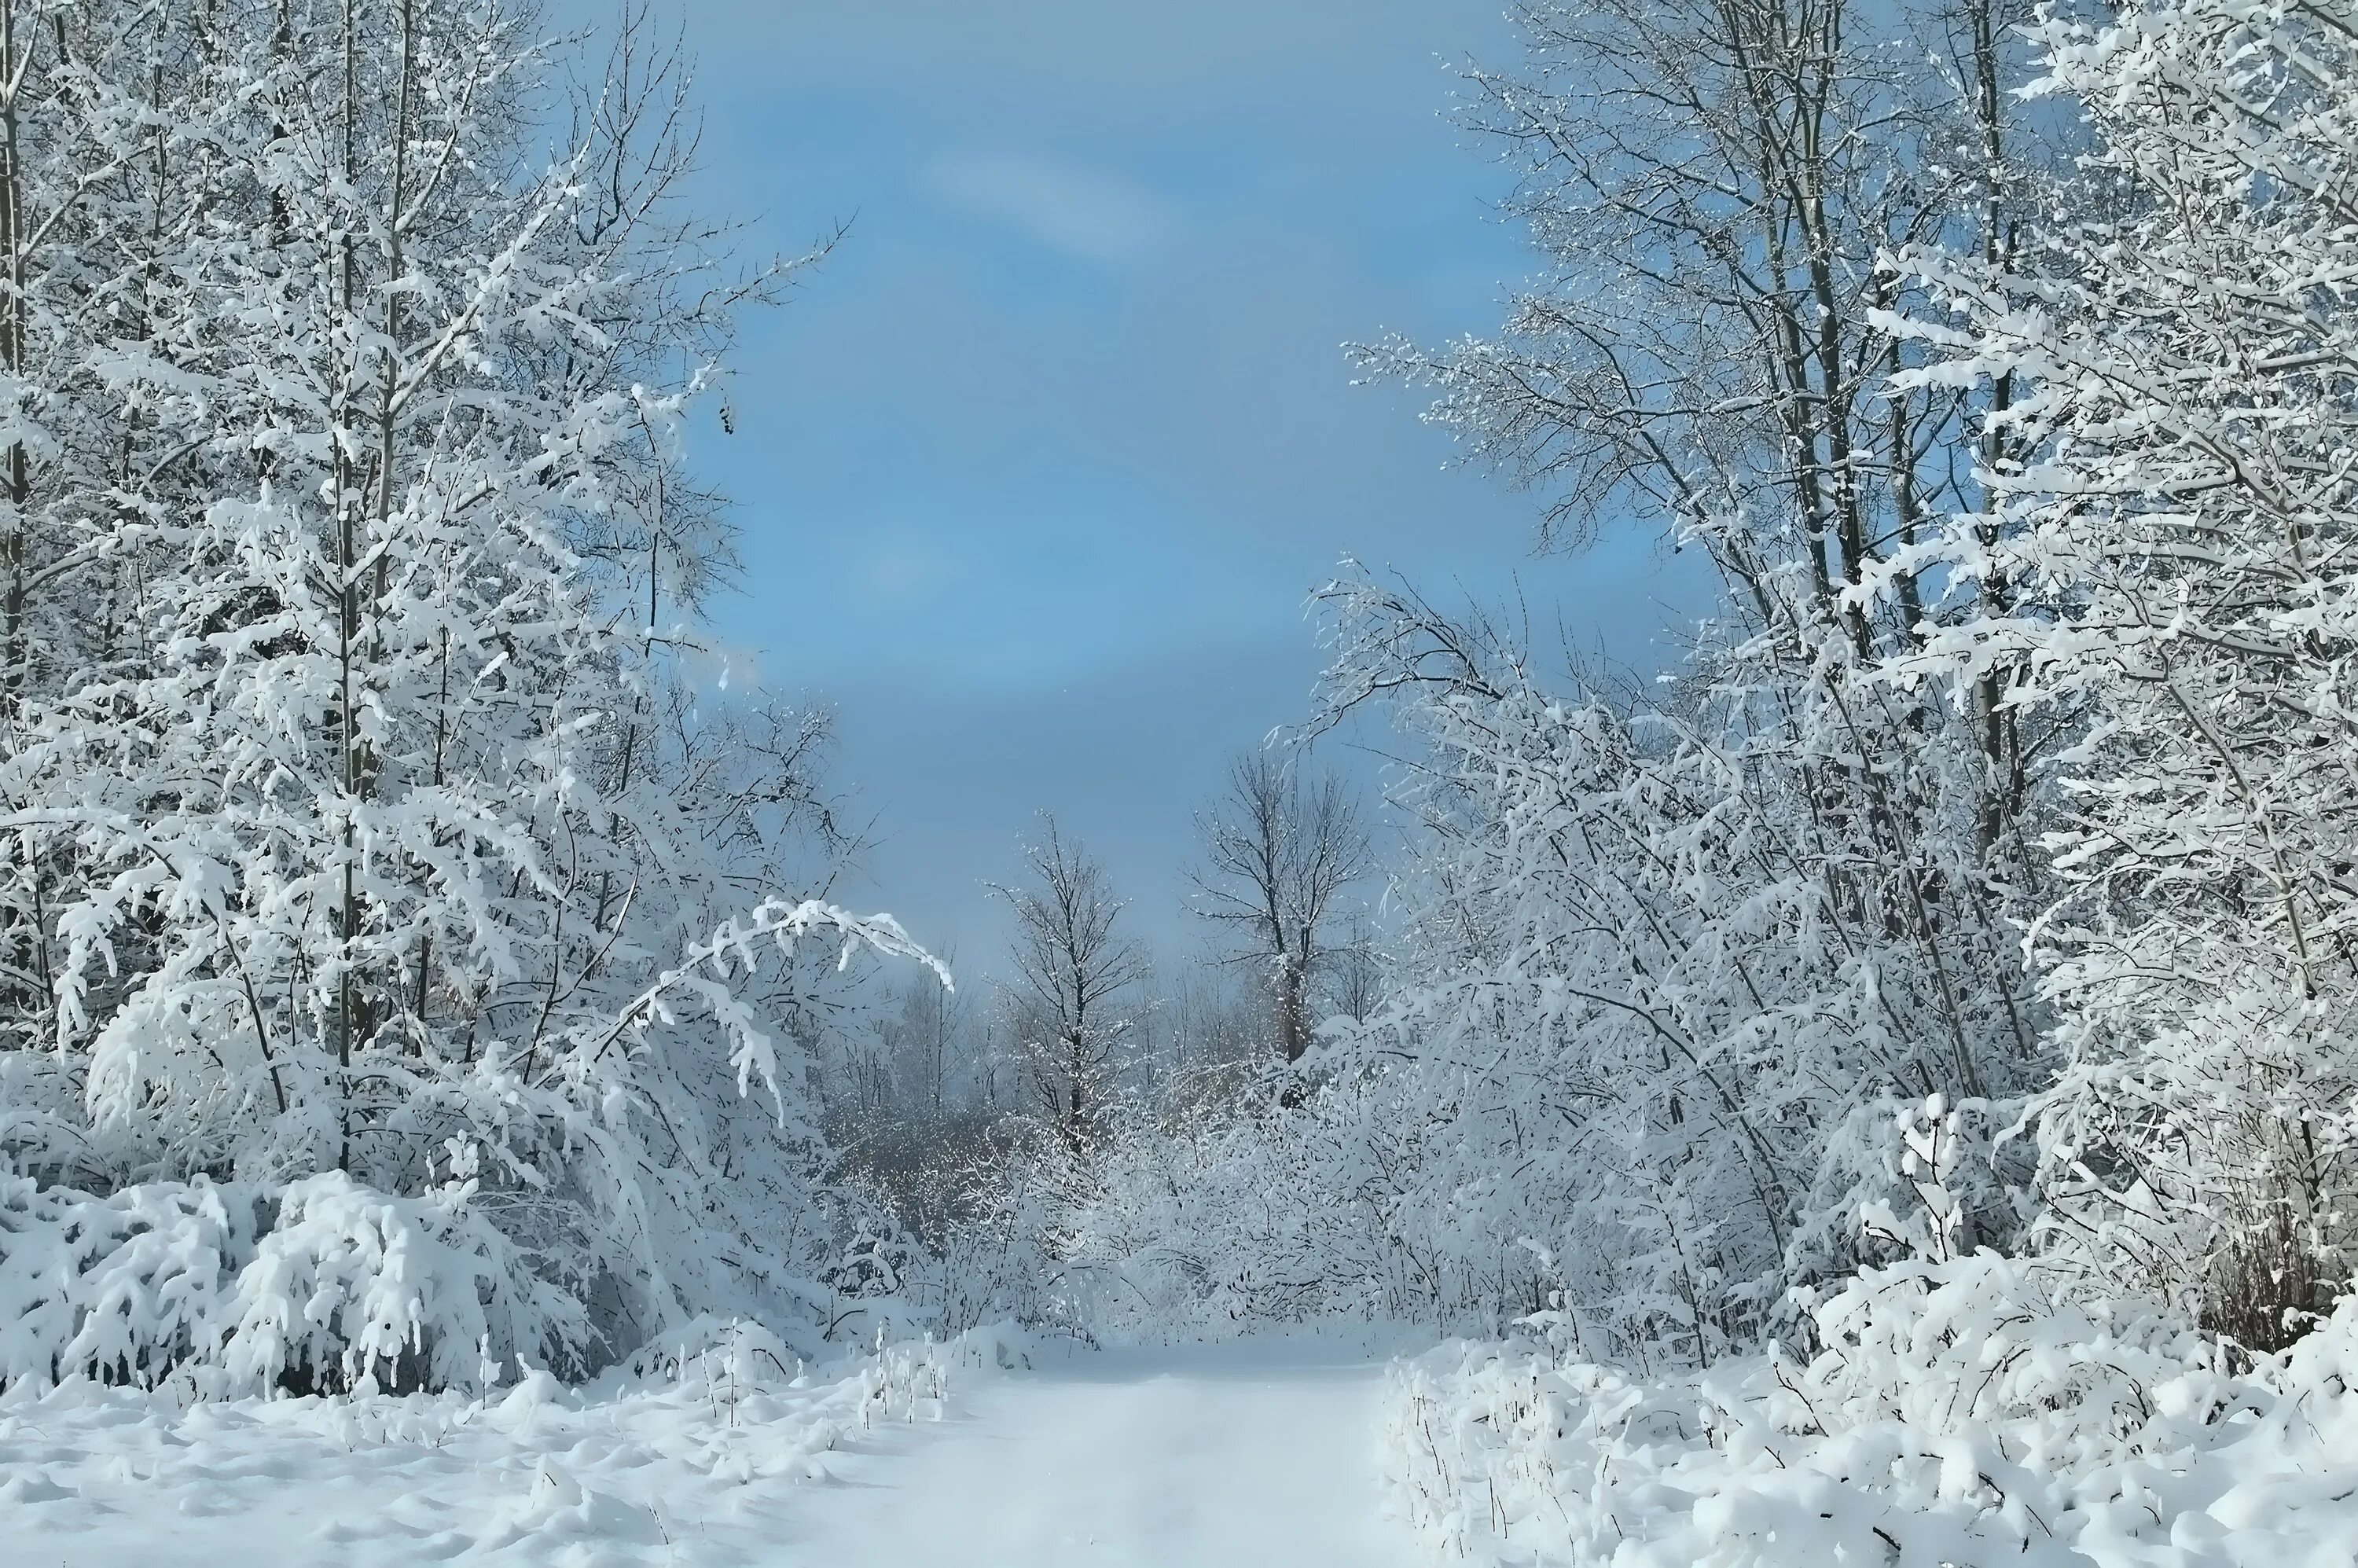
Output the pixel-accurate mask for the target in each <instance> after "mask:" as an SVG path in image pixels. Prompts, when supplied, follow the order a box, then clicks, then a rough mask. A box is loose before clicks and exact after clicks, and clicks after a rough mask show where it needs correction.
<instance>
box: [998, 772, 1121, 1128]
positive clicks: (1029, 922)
mask: <svg viewBox="0 0 2358 1568" xmlns="http://www.w3.org/2000/svg"><path fill="white" fill-rule="evenodd" d="M1023 859H1024V864H1025V867H1026V869H1027V870H1028V871H1030V872H1031V880H1030V881H1028V882H1026V883H1024V884H1022V885H1021V886H1017V887H1004V888H1001V889H1000V890H999V892H1000V893H1001V896H1002V897H1004V898H1005V899H1006V900H1007V902H1008V905H1009V907H1010V909H1011V911H1012V912H1013V914H1014V916H1015V936H1014V946H1013V950H1012V951H1011V954H1010V955H1009V957H1010V959H1011V969H1012V974H1011V979H1010V981H1009V987H1008V995H1009V1000H1010V1002H1011V1029H1012V1031H1013V1037H1014V1042H1015V1054H1016V1056H1017V1059H1018V1063H1019V1065H1020V1070H1021V1072H1022V1076H1023V1080H1024V1083H1025V1087H1026V1088H1027V1089H1028V1091H1029V1093H1030V1096H1031V1098H1032V1100H1033V1106H1034V1108H1035V1110H1036V1112H1037V1114H1038V1115H1039V1116H1041V1117H1042V1118H1043V1119H1044V1120H1045V1121H1046V1123H1047V1124H1048V1126H1049V1127H1050V1128H1051V1129H1053V1130H1055V1133H1056V1135H1057V1136H1058V1137H1059V1138H1061V1139H1062V1140H1063V1141H1064V1142H1065V1147H1066V1148H1067V1149H1068V1150H1069V1151H1071V1152H1074V1153H1076V1154H1084V1153H1086V1152H1087V1150H1088V1148H1089V1145H1090V1142H1091V1141H1092V1139H1093V1138H1094V1137H1095V1136H1096V1135H1097V1133H1098V1131H1099V1130H1101V1129H1102V1127H1103V1125H1104V1121H1105V1118H1106V1116H1107V1113H1108V1112H1109V1110H1110V1109H1111V1108H1112V1098H1113V1092H1114V1088H1115V1085H1116V1078H1117V1075H1118V1073H1119V1070H1120V1065H1121V1053H1122V1050H1123V1047H1124V1045H1125V1044H1126V1043H1127V1042H1128V1041H1129V1039H1130V1035H1131V1034H1132V1033H1133V1032H1134V1031H1135V1029H1136V1027H1137V1024H1138V1016H1139V1010H1140V1008H1141V1006H1142V998H1141V995H1140V989H1141V986H1142V984H1143V983H1144V981H1145V980H1146V979H1147V976H1148V975H1149V973H1150V972H1151V968H1150V965H1149V963H1148V960H1147V954H1146V950H1145V948H1143V947H1142V946H1139V945H1138V944H1137V943H1136V942H1133V941H1131V940H1130V938H1129V937H1128V936H1126V935H1123V934H1122V933H1121V932H1120V931H1119V930H1117V929H1116V926H1117V924H1118V922H1119V920H1120V914H1121V910H1122V905H1121V903H1120V901H1119V900H1118V899H1116V898H1115V897H1114V895H1113V890H1112V886H1111V884H1110V883H1109V881H1108V880H1107V877H1106V871H1105V866H1104V864H1103V863H1102V862H1100V861H1099V860H1097V859H1096V858H1095V857H1093V856H1092V855H1090V854H1089V852H1088V851H1087V849H1084V848H1083V847H1082V846H1081V845H1079V844H1077V843H1076V842H1074V841H1073V840H1072V839H1070V838H1066V837H1065V833H1064V831H1063V830H1062V829H1061V828H1059V827H1057V826H1056V820H1055V817H1053V816H1051V817H1044V818H1043V819H1042V823H1041V835H1040V838H1039V839H1038V841H1037V842H1035V843H1033V845H1032V846H1031V847H1030V848H1029V849H1026V850H1025V851H1024V857H1023Z"/></svg>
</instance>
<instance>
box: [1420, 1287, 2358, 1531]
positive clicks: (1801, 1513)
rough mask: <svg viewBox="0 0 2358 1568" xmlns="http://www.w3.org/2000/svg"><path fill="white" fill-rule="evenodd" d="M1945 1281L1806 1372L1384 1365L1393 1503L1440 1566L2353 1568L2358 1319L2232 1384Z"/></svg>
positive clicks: (1492, 1360) (2173, 1352)
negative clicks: (1444, 1562) (1651, 1373)
mask: <svg viewBox="0 0 2358 1568" xmlns="http://www.w3.org/2000/svg"><path fill="white" fill-rule="evenodd" d="M1926 1272H1929V1271H1926ZM1942 1273H1943V1274H1945V1275H1947V1276H1949V1277H1948V1278H1946V1279H1939V1280H1935V1281H1934V1285H1935V1288H1934V1289H1933V1291H1932V1292H1931V1294H1930V1295H1929V1297H1926V1298H1923V1299H1922V1301H1921V1303H1920V1304H1912V1303H1911V1306H1910V1308H1909V1310H1908V1311H1906V1312H1904V1313H1896V1314H1891V1315H1892V1316H1893V1318H1894V1319H1895V1320H1897V1321H1894V1322H1892V1323H1890V1324H1888V1325H1884V1326H1883V1327H1882V1328H1880V1329H1878V1328H1877V1327H1876V1326H1875V1325H1867V1326H1866V1328H1865V1329H1864V1330H1862V1329H1861V1328H1860V1326H1859V1321H1858V1319H1857V1318H1854V1320H1853V1321H1852V1322H1851V1323H1849V1324H1845V1325H1839V1326H1840V1327H1841V1328H1842V1329H1843V1331H1844V1337H1843V1338H1842V1339H1841V1340H1840V1341H1838V1342H1836V1344H1835V1345H1834V1346H1833V1347H1832V1348H1830V1349H1829V1350H1827V1351H1826V1352H1824V1353H1823V1354H1821V1355H1820V1356H1819V1357H1816V1358H1815V1359H1814V1360H1812V1361H1810V1362H1808V1363H1806V1364H1804V1363H1800V1362H1796V1361H1793V1360H1791V1359H1790V1358H1778V1357H1773V1356H1756V1357H1742V1358H1737V1359H1734V1360H1730V1361H1725V1362H1723V1363H1721V1364H1720V1365H1718V1366H1717V1367H1714V1368H1712V1369H1711V1370H1709V1371H1707V1372H1702V1373H1693V1374H1686V1375H1672V1376H1667V1377H1657V1378H1651V1379H1649V1378H1644V1377H1639V1376H1636V1375H1633V1374H1626V1373H1622V1372H1618V1371H1616V1370H1613V1369H1611V1368H1604V1367H1598V1366H1589V1365H1583V1364H1580V1363H1578V1362H1576V1361H1568V1360H1566V1359H1563V1358H1562V1357H1558V1356H1555V1355H1552V1354H1550V1353H1548V1352H1546V1351H1544V1350H1541V1349H1540V1348H1539V1347H1537V1346H1531V1345H1524V1346H1509V1345H1499V1344H1467V1343H1460V1344H1456V1345H1452V1346H1444V1347H1442V1348H1441V1349H1438V1350H1435V1351H1433V1352H1431V1353H1430V1354H1428V1355H1426V1356H1424V1357H1419V1358H1417V1359H1415V1360H1412V1361H1408V1362H1403V1363H1400V1364H1396V1365H1395V1366H1394V1367H1393V1368H1392V1369H1391V1373H1390V1379H1389V1380H1388V1385H1387V1390H1386V1392H1387V1401H1386V1402H1387V1409H1386V1413H1385V1419H1384V1425H1385V1432H1384V1436H1383V1442H1384V1447H1385V1452H1386V1454H1387V1461H1386V1465H1387V1470H1388V1472H1389V1475H1388V1482H1389V1489H1390V1498H1391V1506H1392V1508H1393V1509H1394V1510H1395V1511H1396V1512H1397V1513H1399V1514H1401V1516H1403V1517H1404V1518H1405V1519H1406V1520H1407V1521H1408V1522H1409V1523H1410V1524H1411V1525H1412V1527H1413V1528H1415V1529H1416V1530H1418V1531H1419V1533H1420V1534H1422V1536H1423V1537H1424V1539H1425V1540H1426V1541H1427V1542H1428V1543H1429V1544H1430V1545H1431V1546H1432V1547H1433V1549H1435V1550H1436V1551H1438V1552H1441V1553H1443V1554H1444V1556H1445V1557H1446V1558H1447V1559H1448V1560H1450V1561H1453V1562H1470V1563H1479V1564H1493V1563H1495V1564H1501V1565H1505V1564H1511V1565H1513V1568H1574V1565H1579V1568H1592V1565H1595V1568H1602V1565H1606V1564H1610V1565H1611V1568H1823V1565H1824V1564H1828V1563H1888V1564H1892V1565H1894V1568H1941V1565H1943V1564H1951V1563H2017V1564H2020V1565H2022V1568H2246V1565H2248V1564H2254V1563H2266V1564H2268V1565H2269V1568H2348V1564H2349V1563H2351V1561H2352V1556H2351V1552H2352V1543H2353V1541H2358V1308H2353V1307H2352V1306H2350V1305H2345V1306H2344V1308H2343V1309H2342V1311H2341V1312H2339V1313H2337V1314H2334V1316H2333V1318H2332V1319H2331V1321H2330V1322H2328V1323H2327V1324H2326V1325H2324V1326H2322V1327H2320V1329H2319V1330H2317V1331H2316V1332H2315V1333H2314V1334H2312V1335H2310V1336H2309V1337H2308V1338H2306V1339H2304V1340H2303V1341H2302V1342H2301V1343H2300V1344H2299V1345H2298V1346H2295V1347H2294V1348H2293V1349H2292V1351H2290V1352H2289V1353H2288V1354H2287V1355H2285V1356H2282V1357H2264V1358H2260V1360H2259V1364H2258V1365H2257V1366H2256V1367H2254V1368H2250V1369H2248V1370H2241V1371H2238V1370H2234V1369H2232V1368H2229V1367H2227V1366H2224V1365H2223V1364H2221V1363H2220V1362H2219V1361H2218V1360H2216V1359H2214V1358H2209V1357H2204V1356H2202V1355H2201V1354H2200V1352H2199V1351H2195V1352H2193V1353H2190V1347H2189V1346H2187V1345H2186V1344H2182V1343H2171V1342H2169V1341H2168V1340H2167V1339H2165V1338H2163V1337H2161V1336H2158V1335H2156V1334H2154V1333H2151V1332H2147V1331H2141V1328H2140V1325H2136V1324H2133V1323H2127V1322H2125V1321H2123V1320H2122V1319H2120V1318H2118V1317H2115V1318H2112V1319H2110V1320H2107V1319H2105V1318H2104V1317H2102V1316H2099V1315H2097V1314H2081V1313H2077V1312H2073V1311H2071V1310H2068V1309H2065V1310H2057V1309H2056V1308H2054V1307H2052V1306H2042V1304H2041V1303H2039V1302H2038V1301H2036V1300H2035V1299H2029V1298H2028V1292H2027V1291H2025V1290H2024V1288H2023V1285H2022V1281H2021V1279H2020V1274H2021V1271H2020V1270H2019V1268H2018V1267H2017V1266H2015V1265H2013V1264H2011V1263H2010V1262H2009V1261H2008V1260H2001V1259H1997V1258H1996V1257H1995V1255H1992V1254H1982V1255H1980V1256H1979V1257H1978V1258H1975V1259H1968V1260H1959V1262H1958V1263H1957V1264H1955V1265H1951V1266H1947V1268H1946V1269H1944V1270H1943V1271H1942ZM1876 1282H1877V1281H1876V1280H1875V1277H1874V1276H1872V1275H1869V1276H1866V1277H1863V1281H1862V1283H1861V1285H1859V1286H1857V1287H1855V1288H1854V1290H1853V1291H1852V1292H1845V1294H1847V1295H1849V1296H1850V1297H1851V1298H1852V1302H1853V1303H1854V1304H1855V1303H1856V1302H1857V1301H1858V1300H1859V1299H1860V1298H1859V1295H1858V1292H1861V1291H1866V1290H1870V1289H1873V1288H1874V1286H1875V1284H1876ZM1883 1282H1884V1283H1885V1284H1886V1285H1889V1284H1891V1283H1893V1282H1897V1283H1898V1284H1899V1285H1900V1286H1901V1287H1902V1288H1903V1289H1904V1290H1905V1291H1906V1292H1907V1293H1908V1294H1909V1296H1910V1297H1911V1298H1913V1297H1914V1296H1915V1294H1916V1291H1917V1289H1918V1288H1919V1287H1920V1284H1921V1283H1922V1278H1921V1277H1920V1276H1919V1277H1905V1276H1901V1275H1900V1273H1899V1271H1893V1273H1892V1274H1891V1275H1888V1276H1886V1277H1885V1280H1884V1281H1883ZM1993 1283H1995V1285H1996V1288H1995V1289H1993V1288H1989V1287H1991V1286H1992V1285H1993ZM1999 1290H2003V1291H2004V1292H2005V1293H2006V1295H2007V1296H2008V1297H2009V1298H2010V1299H2009V1300H2008V1301H2006V1302H2005V1303H2000V1302H1999V1301H1998V1300H1997V1299H1996V1297H1997V1293H1998V1291H1999ZM1841 1300H1842V1298H1837V1304H1840V1303H1841ZM2001 1305H2004V1306H2005V1307H2006V1309H2007V1310H2005V1311H1999V1310H1994V1309H1996V1308H1998V1307H1999V1306H2001ZM1951 1309H1962V1310H1951ZM2146 1326H2147V1328H2149V1327H2150V1325H2146ZM2206 1363H2207V1364H2206Z"/></svg>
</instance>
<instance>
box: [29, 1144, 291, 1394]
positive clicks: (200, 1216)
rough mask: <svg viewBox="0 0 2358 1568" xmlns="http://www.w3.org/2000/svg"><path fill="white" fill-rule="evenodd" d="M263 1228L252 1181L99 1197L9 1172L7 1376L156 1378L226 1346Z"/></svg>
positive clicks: (34, 1380)
mask: <svg viewBox="0 0 2358 1568" xmlns="http://www.w3.org/2000/svg"><path fill="white" fill-rule="evenodd" d="M259 1228H260V1226H259V1224H258V1222H257V1218H256V1215H255V1197H254V1193H253V1192H252V1191H251V1190H250V1189H243V1188H224V1187H221V1186H216V1185H215V1184H212V1183H211V1182H207V1181H203V1180H198V1181H195V1182H189V1183H180V1182H154V1183H149V1184H144V1185H140V1186H134V1187H125V1188H124V1189H123V1190H121V1191H119V1192H116V1193H113V1194H110V1195H106V1196H104V1197H95V1196H92V1195H90V1194H87V1193H80V1192H74V1191H71V1190H70V1189H67V1188H61V1187H41V1186H37V1185H36V1184H34V1183H32V1182H31V1181H29V1180H27V1179H26V1178H24V1177H21V1176H15V1175H8V1174H5V1173H0V1384H5V1385H8V1386H11V1387H15V1386H19V1385H27V1384H29V1385H31V1386H33V1387H37V1388H38V1387H46V1386H48V1385H50V1384H53V1383H56V1382H59V1381H61V1380H62V1379H67V1378H70V1377H76V1376H80V1377H86V1378H94V1379H101V1380H103V1381H107V1382H128V1383H140V1384H153V1383H155V1382H156V1381H157V1380H159V1379H161V1378H163V1377H164V1376H165V1375H166V1374H168V1372H170V1371H171V1370H173V1369H174V1368H178V1367H180V1366H183V1365H186V1364H187V1363H188V1362H189V1361H190V1359H191V1358H193V1357H200V1356H204V1355H209V1354H211V1353H213V1352H215V1351H217V1350H218V1348H219V1345H220V1337H221V1325H222V1322H223V1321H224V1318H225V1317H226V1315H227V1313H228V1301H229V1297H230V1293H231V1291H232V1288H233V1282H234V1281H235V1280H236V1278H237V1274H238V1271H239V1270H240V1269H241V1268H242V1267H243V1265H244V1263H245V1262H246V1261H247V1260H250V1259H251V1258H252V1257H253V1255H254V1239H255V1236H256V1234H257V1231H258V1230H259Z"/></svg>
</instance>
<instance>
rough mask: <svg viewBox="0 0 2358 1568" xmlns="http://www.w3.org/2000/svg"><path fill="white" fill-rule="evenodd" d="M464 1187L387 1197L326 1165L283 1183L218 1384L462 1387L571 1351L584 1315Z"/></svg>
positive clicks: (239, 1301)
mask: <svg viewBox="0 0 2358 1568" xmlns="http://www.w3.org/2000/svg"><path fill="white" fill-rule="evenodd" d="M472 1195H473V1194H472V1189H471V1187H470V1186H456V1187H448V1188H444V1189H443V1190H441V1191H440V1192H438V1193H434V1194H431V1195H427V1196H425V1197H417V1198H405V1197H395V1196H392V1195H387V1194H384V1193H379V1192H372V1191H370V1190H369V1189H367V1188H365V1187H362V1186H359V1185H356V1184H354V1183H353V1182H352V1179H351V1178H350V1177H348V1176H345V1175H343V1174H341V1173H336V1172H330V1173H327V1174H325V1175H319V1176H313V1177H311V1178H310V1179H308V1180H307V1181H302V1182H297V1183H296V1184H293V1185H292V1186H290V1187H288V1188H287V1189H286V1190H285V1191H284V1192H283V1193H281V1194H280V1195H278V1214H277V1218H276V1223H275V1224H274V1225H273V1226H272V1227H271V1228H270V1229H269V1230H268V1231H267V1232H266V1233H265V1234H264V1235H263V1236H262V1237H261V1238H260V1239H259V1241H258V1242H257V1243H256V1245H255V1248H254V1259H253V1260H252V1261H251V1262H249V1263H247V1264H246V1265H245V1267H244V1268H243V1269H242V1270H240V1271H238V1276H237V1281H236V1285H235V1288H234V1290H233V1292H231V1295H230V1299H229V1301H228V1303H227V1314H226V1318H225V1321H224V1323H223V1325H222V1359H221V1368H220V1371H221V1374H222V1379H224V1384H225V1386H226V1387H227V1388H229V1389H233V1390H263V1389H267V1388H270V1387H272V1386H274V1385H275V1384H276V1383H277V1382H278V1381H280V1379H285V1378H288V1377H290V1376H292V1377H297V1378H300V1379H303V1380H304V1381H306V1382H308V1383H309V1384H311V1385H313V1386H319V1385H322V1384H330V1383H332V1384H337V1385H341V1386H343V1387H352V1386H353V1385H356V1384H358V1383H360V1382H361V1380H362V1379H375V1380H377V1381H379V1382H391V1383H395V1384H407V1385H410V1386H421V1385H422V1386H424V1387H427V1388H438V1389H445V1388H471V1387H480V1386H482V1385H484V1384H488V1383H492V1382H495V1381H498V1380H500V1374H501V1371H502V1369H503V1368H509V1367H518V1364H519V1361H520V1358H521V1357H525V1356H529V1357H533V1358H534V1359H535V1360H543V1361H545V1360H546V1359H548V1358H550V1357H551V1353H552V1352H558V1353H562V1354H563V1355H564V1357H565V1358H566V1359H568V1360H570V1359H572V1358H574V1357H575V1356H576V1355H578V1353H579V1349H580V1347H581V1346H582V1344H583V1342H584V1340H585V1339H586V1338H587V1337H588V1325H589V1314H587V1312H586V1311H585V1310H584V1309H583V1307H582V1304H581V1303H579V1302H578V1301H576V1300H574V1299H573V1298H572V1297H570V1296H568V1295H567V1294H566V1293H565V1292H563V1291H561V1290H559V1289H558V1288H557V1287H556V1286H554V1285H551V1284H549V1283H548V1282H547V1281H544V1280H541V1279H539V1278H537V1277H535V1275H534V1273H533V1271H532V1269H531V1266H530V1262H529V1260H527V1259H525V1257H524V1255H523V1254H522V1253H521V1252H520V1251H519V1250H518V1249H517V1248H516V1246H515V1244H514V1242H512V1241H510V1240H509V1239H508V1238H506V1237H504V1236H503V1235H501V1234H500V1232H499V1231H498V1230H496V1229H494V1228H493V1227H492V1226H491V1225H489V1224H488V1223H486V1222H485V1221H484V1220H483V1218H482V1217H481V1216H480V1215H478V1214H476V1213H475V1212H474V1211H473V1210H472V1208H471V1206H470V1203H469V1199H470V1198H471V1196H472ZM519 1369H521V1368H519Z"/></svg>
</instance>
